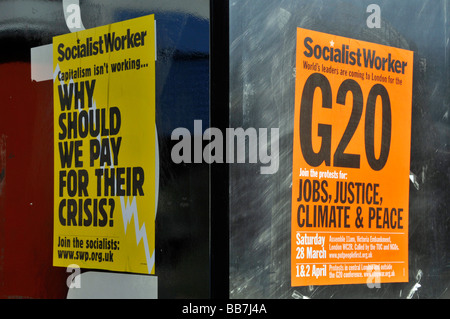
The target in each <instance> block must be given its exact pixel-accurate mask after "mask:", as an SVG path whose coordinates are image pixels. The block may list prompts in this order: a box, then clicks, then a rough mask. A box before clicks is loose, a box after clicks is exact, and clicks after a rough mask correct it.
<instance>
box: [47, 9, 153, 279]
mask: <svg viewBox="0 0 450 319" xmlns="http://www.w3.org/2000/svg"><path fill="white" fill-rule="evenodd" d="M53 68H54V88H53V91H54V243H53V265H54V266H62V267H67V266H68V265H71V264H76V265H78V266H79V267H81V268H96V269H107V270H115V271H124V272H134V273H145V274H154V271H155V138H156V137H155V22H154V16H153V15H150V16H144V17H140V18H136V19H132V20H127V21H123V22H118V23H114V24H110V25H106V26H102V27H97V28H93V29H89V30H84V31H80V32H76V33H70V34H65V35H61V36H57V37H54V38H53Z"/></svg>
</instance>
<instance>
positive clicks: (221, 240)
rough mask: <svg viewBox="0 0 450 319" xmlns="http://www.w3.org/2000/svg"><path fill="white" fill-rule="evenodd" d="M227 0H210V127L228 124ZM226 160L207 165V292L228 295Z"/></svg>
mask: <svg viewBox="0 0 450 319" xmlns="http://www.w3.org/2000/svg"><path fill="white" fill-rule="evenodd" d="M228 8H229V7H228V0H224V1H222V0H211V1H210V59H211V60H210V81H211V82H210V127H216V128H218V129H220V130H221V131H222V132H225V129H226V128H227V127H228V125H229V23H228V14H229V11H228ZM228 181H229V176H228V164H225V163H224V164H218V163H212V164H211V166H210V258H211V259H210V267H211V271H210V275H211V279H210V285H211V289H210V294H211V298H213V299H228V298H229V278H228V277H229V213H228V207H229V201H228V199H229V193H228Z"/></svg>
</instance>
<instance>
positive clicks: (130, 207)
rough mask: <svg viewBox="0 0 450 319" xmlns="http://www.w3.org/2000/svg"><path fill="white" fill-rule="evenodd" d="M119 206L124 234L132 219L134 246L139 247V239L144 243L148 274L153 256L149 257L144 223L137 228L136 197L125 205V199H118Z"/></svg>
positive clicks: (152, 263) (153, 261) (152, 262)
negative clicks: (134, 234) (134, 235)
mask: <svg viewBox="0 0 450 319" xmlns="http://www.w3.org/2000/svg"><path fill="white" fill-rule="evenodd" d="M120 206H121V207H122V217H123V227H124V228H125V234H126V233H127V226H128V224H129V223H130V222H131V219H132V218H133V219H134V228H135V233H136V245H139V242H140V241H141V239H142V240H143V241H144V249H145V258H146V259H147V269H148V273H149V274H150V273H151V271H152V268H153V265H154V263H155V254H154V253H153V254H152V255H151V256H150V248H149V247H148V241H147V232H146V230H145V223H143V224H142V227H141V228H139V218H138V211H137V204H136V197H133V200H132V201H131V204H130V202H129V197H128V199H127V202H126V204H125V197H124V196H121V197H120Z"/></svg>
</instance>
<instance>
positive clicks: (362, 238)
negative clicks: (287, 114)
mask: <svg viewBox="0 0 450 319" xmlns="http://www.w3.org/2000/svg"><path fill="white" fill-rule="evenodd" d="M412 78H413V52H411V51H407V50H403V49H398V48H394V47H389V46H384V45H379V44H374V43H369V42H364V41H359V40H354V39H349V38H345V37H340V36H335V35H330V34H325V33H321V32H315V31H311V30H306V29H301V28H298V29H297V55H296V83H295V122H294V145H293V168H292V169H293V171H292V176H293V179H292V219H291V220H292V221H291V226H292V230H291V283H292V286H306V285H335V284H368V285H376V284H379V283H387V282H406V281H408V215H409V168H410V167H409V166H410V144H411V108H412Z"/></svg>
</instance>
